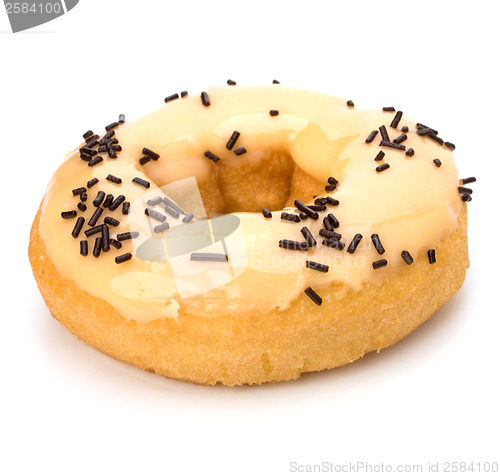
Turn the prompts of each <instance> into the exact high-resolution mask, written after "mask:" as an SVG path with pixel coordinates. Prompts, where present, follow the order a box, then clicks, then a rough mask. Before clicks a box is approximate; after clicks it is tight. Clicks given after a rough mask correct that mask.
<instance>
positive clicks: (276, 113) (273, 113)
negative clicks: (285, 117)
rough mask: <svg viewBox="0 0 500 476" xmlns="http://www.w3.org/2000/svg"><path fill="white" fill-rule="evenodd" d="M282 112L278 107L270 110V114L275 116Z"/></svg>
mask: <svg viewBox="0 0 500 476" xmlns="http://www.w3.org/2000/svg"><path fill="white" fill-rule="evenodd" d="M279 113H280V112H279V111H278V110H277V109H271V110H270V111H269V115H270V116H272V117H275V116H277V115H278V114H279Z"/></svg>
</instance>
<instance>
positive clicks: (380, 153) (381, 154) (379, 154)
mask: <svg viewBox="0 0 500 476" xmlns="http://www.w3.org/2000/svg"><path fill="white" fill-rule="evenodd" d="M384 157H385V152H384V151H382V150H381V151H380V152H379V153H378V154H377V157H375V158H374V159H373V160H375V161H376V162H379V161H381V160H382V159H383V158H384Z"/></svg>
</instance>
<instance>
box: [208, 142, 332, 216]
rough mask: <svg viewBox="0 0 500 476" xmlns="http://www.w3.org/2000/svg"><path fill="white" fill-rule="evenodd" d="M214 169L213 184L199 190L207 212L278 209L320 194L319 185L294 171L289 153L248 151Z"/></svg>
mask: <svg viewBox="0 0 500 476" xmlns="http://www.w3.org/2000/svg"><path fill="white" fill-rule="evenodd" d="M214 165H215V164H214ZM214 169H215V171H216V182H217V185H216V186H213V187H212V186H210V185H209V186H207V185H205V186H204V187H202V188H201V189H200V192H201V195H202V198H203V203H204V204H205V209H206V210H207V212H209V213H234V212H261V211H262V209H263V208H268V209H269V210H271V211H273V210H281V209H282V208H284V207H286V206H293V201H294V200H295V199H299V200H301V201H305V202H308V201H311V200H312V197H313V195H316V194H320V193H322V191H324V188H323V187H324V185H323V184H321V183H320V182H318V181H317V180H315V179H314V178H312V177H311V176H309V175H308V174H306V173H305V172H303V171H302V170H301V169H300V168H298V167H297V166H296V165H295V162H294V161H293V159H292V157H291V156H290V154H288V153H287V152H285V151H281V150H267V151H253V152H252V153H250V152H249V153H247V154H244V155H242V156H240V157H239V158H238V160H231V161H224V160H221V161H220V162H219V163H217V164H216V166H215V167H214ZM211 182H212V180H211ZM212 185H215V184H213V182H212ZM221 199H222V201H223V205H222V209H221V208H220V206H221ZM214 207H216V209H217V211H216V212H214V211H213V209H214Z"/></svg>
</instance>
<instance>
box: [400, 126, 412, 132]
mask: <svg viewBox="0 0 500 476" xmlns="http://www.w3.org/2000/svg"><path fill="white" fill-rule="evenodd" d="M409 130H410V129H409V128H408V126H403V127H402V128H401V132H408V131H409Z"/></svg>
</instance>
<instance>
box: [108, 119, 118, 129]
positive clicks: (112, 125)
mask: <svg viewBox="0 0 500 476" xmlns="http://www.w3.org/2000/svg"><path fill="white" fill-rule="evenodd" d="M119 125H120V123H119V122H118V121H116V122H112V123H111V124H108V125H107V126H106V130H107V131H110V130H111V129H114V128H115V127H118V126H119Z"/></svg>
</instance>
